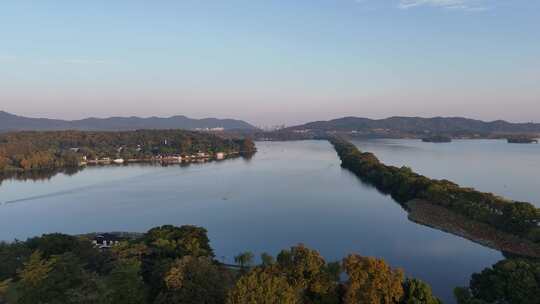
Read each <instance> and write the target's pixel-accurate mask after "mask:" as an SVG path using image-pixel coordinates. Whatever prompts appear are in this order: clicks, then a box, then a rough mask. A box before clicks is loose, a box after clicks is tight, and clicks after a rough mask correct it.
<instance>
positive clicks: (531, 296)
mask: <svg viewBox="0 0 540 304" xmlns="http://www.w3.org/2000/svg"><path fill="white" fill-rule="evenodd" d="M470 291H471V294H472V298H473V299H478V300H483V301H485V302H488V303H515V304H526V303H527V304H531V303H536V304H538V303H540V262H537V261H532V260H525V259H508V260H504V261H501V262H498V263H497V264H495V265H494V266H493V267H491V268H486V269H485V270H484V271H482V272H481V273H479V274H473V275H472V278H471V283H470Z"/></svg>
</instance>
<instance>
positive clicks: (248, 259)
mask: <svg viewBox="0 0 540 304" xmlns="http://www.w3.org/2000/svg"><path fill="white" fill-rule="evenodd" d="M254 257H255V256H254V255H253V253H252V252H251V251H246V252H242V253H240V254H239V255H237V256H235V257H234V262H235V263H236V264H238V265H240V268H242V269H245V268H249V267H250V266H251V265H253V258H254Z"/></svg>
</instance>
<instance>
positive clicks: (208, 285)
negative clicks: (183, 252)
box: [155, 256, 232, 304]
mask: <svg viewBox="0 0 540 304" xmlns="http://www.w3.org/2000/svg"><path fill="white" fill-rule="evenodd" d="M163 280H164V282H165V286H166V289H165V290H163V291H162V292H161V293H160V294H159V295H158V297H157V299H156V300H155V303H156V304H157V303H159V304H169V303H170V304H174V303H185V304H198V303H205V304H218V303H223V302H224V301H225V297H226V293H227V289H228V288H229V287H230V286H231V285H232V275H231V274H230V273H229V271H228V270H227V269H224V268H221V267H219V266H217V265H216V264H214V263H213V261H212V260H211V259H210V258H208V257H191V256H186V257H183V258H182V259H178V260H176V261H175V262H174V263H173V265H172V267H171V268H170V269H169V271H168V272H167V273H166V274H165V276H164V279H163Z"/></svg>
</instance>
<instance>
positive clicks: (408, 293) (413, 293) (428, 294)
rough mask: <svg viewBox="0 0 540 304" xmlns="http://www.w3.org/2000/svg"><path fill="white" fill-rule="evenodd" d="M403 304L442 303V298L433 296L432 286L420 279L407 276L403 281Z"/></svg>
mask: <svg viewBox="0 0 540 304" xmlns="http://www.w3.org/2000/svg"><path fill="white" fill-rule="evenodd" d="M400 303H401V304H442V302H441V300H439V299H438V298H436V297H435V296H433V293H432V291H431V287H430V286H429V285H428V284H426V283H424V282H422V281H420V280H418V279H411V278H407V279H406V280H405V282H403V298H402V299H401V301H400Z"/></svg>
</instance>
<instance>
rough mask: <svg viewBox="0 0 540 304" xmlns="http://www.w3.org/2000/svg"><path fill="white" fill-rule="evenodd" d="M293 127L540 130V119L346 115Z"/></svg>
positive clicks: (488, 131) (451, 131)
mask: <svg viewBox="0 0 540 304" xmlns="http://www.w3.org/2000/svg"><path fill="white" fill-rule="evenodd" d="M289 130H291V131H298V130H312V131H341V132H351V131H360V132H375V133H376V132H391V133H394V134H396V133H398V134H399V133H404V134H426V133H437V134H441V133H444V134H450V135H452V134H456V135H458V134H473V133H477V134H481V135H486V134H507V133H529V134H540V123H510V122H507V121H503V120H497V121H492V122H485V121H481V120H475V119H468V118H462V117H433V118H422V117H390V118H385V119H369V118H361V117H343V118H338V119H334V120H329V121H316V122H310V123H307V124H304V125H300V126H295V127H290V128H289Z"/></svg>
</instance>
